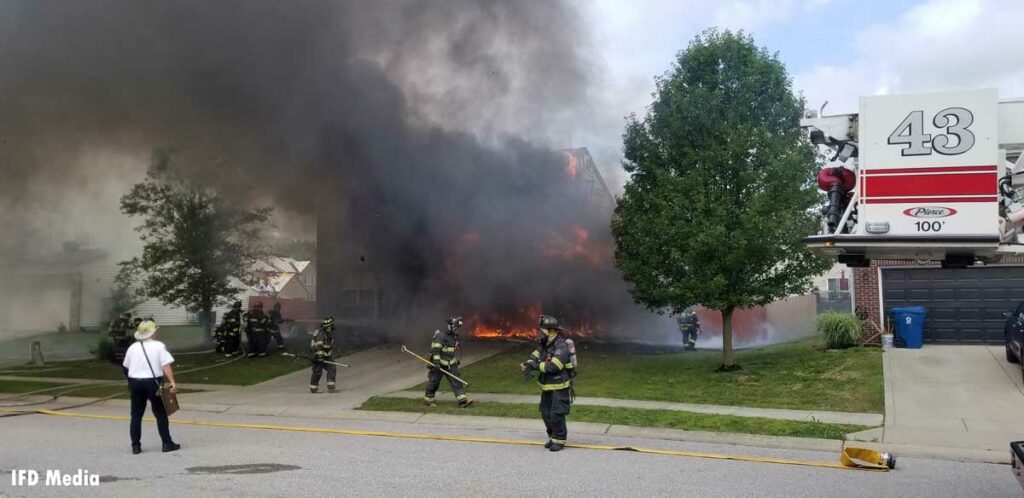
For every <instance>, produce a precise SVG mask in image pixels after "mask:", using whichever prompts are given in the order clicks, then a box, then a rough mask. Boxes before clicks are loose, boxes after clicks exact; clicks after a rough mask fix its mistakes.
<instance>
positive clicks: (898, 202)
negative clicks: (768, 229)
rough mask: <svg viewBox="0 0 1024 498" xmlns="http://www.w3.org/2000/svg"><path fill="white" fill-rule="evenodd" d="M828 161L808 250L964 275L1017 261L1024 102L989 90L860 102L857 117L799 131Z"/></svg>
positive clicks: (807, 122) (1022, 249) (862, 262)
mask: <svg viewBox="0 0 1024 498" xmlns="http://www.w3.org/2000/svg"><path fill="white" fill-rule="evenodd" d="M801 126H802V127H803V129H804V130H805V131H806V132H807V133H808V135H809V137H810V139H811V141H812V142H813V143H814V144H816V145H819V146H823V147H826V148H827V151H828V152H829V154H830V155H831V157H830V161H829V163H828V164H827V166H825V167H824V168H822V170H821V171H820V172H819V174H818V178H817V180H818V186H819V187H820V188H821V189H822V190H823V191H824V192H825V193H826V195H827V198H828V201H827V205H826V207H825V208H824V210H823V215H822V221H821V231H820V233H818V234H817V235H814V236H811V237H808V238H807V239H806V243H807V245H808V247H810V248H812V249H813V250H815V251H819V252H821V253H824V254H828V255H832V256H836V257H837V258H838V260H839V262H841V263H845V264H846V265H848V266H852V267H865V266H868V265H869V264H870V262H871V260H872V259H909V260H916V261H920V262H926V261H927V262H932V261H940V262H941V263H942V266H943V267H947V268H949V267H952V268H962V267H966V266H971V265H974V264H976V263H979V262H982V263H994V262H998V261H999V260H1000V259H1001V258H1002V257H1004V256H1006V255H1011V254H1022V253H1024V155H1022V154H1021V152H1022V151H1024V99H1003V100H1000V99H999V95H998V91H997V90H996V89H981V90H969V91H956V92H942V93H928V94H913V95H879V96H871V97H862V98H861V100H860V106H859V112H858V113H856V114H842V115H831V116H824V115H819V113H816V112H810V113H808V115H807V116H806V117H805V119H803V120H802V121H801Z"/></svg>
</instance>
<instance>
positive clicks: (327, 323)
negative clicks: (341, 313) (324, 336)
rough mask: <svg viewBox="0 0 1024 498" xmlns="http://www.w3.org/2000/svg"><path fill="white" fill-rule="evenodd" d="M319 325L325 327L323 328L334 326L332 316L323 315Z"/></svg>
mask: <svg viewBox="0 0 1024 498" xmlns="http://www.w3.org/2000/svg"><path fill="white" fill-rule="evenodd" d="M320 327H322V328H325V329H326V328H333V327H334V317H333V316H327V317H324V319H323V320H321V321H320Z"/></svg>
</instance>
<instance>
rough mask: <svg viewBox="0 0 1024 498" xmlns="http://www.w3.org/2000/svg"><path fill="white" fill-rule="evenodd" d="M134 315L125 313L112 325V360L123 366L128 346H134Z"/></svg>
mask: <svg viewBox="0 0 1024 498" xmlns="http://www.w3.org/2000/svg"><path fill="white" fill-rule="evenodd" d="M133 330H134V329H132V314H131V313H128V312H125V313H123V314H122V315H121V316H120V317H119V318H117V319H116V320H114V321H113V322H111V324H110V332H109V334H110V341H111V342H112V343H113V349H112V350H111V354H112V355H113V356H112V357H111V360H112V361H114V362H117V364H119V365H120V364H121V362H122V361H124V353H125V352H126V351H128V346H131V345H132V335H131V334H132V331H133Z"/></svg>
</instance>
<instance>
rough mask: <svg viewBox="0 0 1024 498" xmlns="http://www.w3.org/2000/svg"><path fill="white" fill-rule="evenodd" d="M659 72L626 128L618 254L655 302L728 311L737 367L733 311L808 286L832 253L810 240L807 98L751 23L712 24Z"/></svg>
mask: <svg viewBox="0 0 1024 498" xmlns="http://www.w3.org/2000/svg"><path fill="white" fill-rule="evenodd" d="M656 83H657V91H656V92H655V94H654V97H655V99H654V102H653V103H652V104H651V106H650V107H649V108H648V112H647V115H646V116H645V117H644V119H643V120H642V121H641V120H638V119H637V118H636V116H635V115H634V116H630V117H628V118H627V124H626V131H625V133H624V134H623V140H624V155H625V161H624V162H623V166H624V168H625V169H626V171H627V172H628V173H630V178H629V181H628V182H627V184H626V188H625V192H624V194H623V196H622V197H621V198H620V199H619V200H618V203H617V206H616V209H615V215H614V217H613V221H612V231H613V234H614V235H615V243H616V253H615V258H616V265H617V266H618V268H619V270H620V271H621V272H622V274H623V277H624V278H625V279H626V281H627V282H629V283H630V284H631V289H630V292H631V293H632V296H633V298H634V300H636V301H637V302H638V303H641V304H643V305H645V306H646V307H647V308H648V309H651V310H654V311H658V312H663V311H664V310H665V309H670V310H672V311H673V312H679V311H681V310H682V309H683V308H685V307H687V306H690V305H693V304H697V303H700V304H702V305H704V306H706V307H708V308H711V309H715V310H719V311H721V313H722V319H723V326H722V329H723V330H722V344H723V348H722V349H723V363H722V369H723V370H733V369H737V368H739V367H738V366H737V365H736V361H735V358H734V356H733V348H732V316H733V311H734V310H736V309H737V308H745V307H750V306H756V305H764V304H767V303H769V302H772V301H774V300H776V299H779V298H782V297H785V296H788V295H791V294H794V293H802V292H806V290H807V289H808V288H809V287H810V284H811V277H813V276H814V275H818V274H820V273H821V272H823V271H825V269H826V268H827V267H828V265H829V262H827V261H824V260H823V259H821V258H816V257H815V256H814V255H812V254H811V253H810V252H809V251H807V249H806V247H805V246H804V244H803V238H804V237H805V236H807V235H809V234H811V233H814V232H815V230H816V228H817V224H818V221H817V215H816V214H815V213H814V210H815V208H816V207H817V206H819V205H820V200H819V195H818V193H817V191H816V190H815V188H814V186H813V179H814V175H815V173H816V170H817V169H818V166H819V164H818V159H819V158H818V155H817V153H816V151H815V149H814V147H813V146H812V145H811V144H810V143H809V141H808V140H807V139H806V138H805V137H804V134H803V133H802V132H801V130H800V126H799V121H800V117H801V115H802V113H803V108H804V105H803V100H802V98H799V97H797V96H795V95H794V94H793V91H792V89H791V82H790V79H789V77H788V76H787V74H786V70H785V67H784V66H783V65H782V63H781V62H780V61H779V59H778V57H777V56H776V55H772V54H769V53H768V52H767V51H766V49H764V48H760V49H759V48H758V47H757V46H756V45H755V44H754V41H753V39H752V38H751V37H750V36H748V35H745V34H744V33H742V32H740V33H731V32H729V31H724V32H723V31H717V30H708V31H705V32H704V33H703V34H702V35H701V36H698V37H697V38H695V39H694V40H693V41H692V42H691V43H690V45H689V47H688V48H687V49H686V50H684V51H681V52H680V53H679V54H678V56H677V59H676V61H675V64H674V65H673V67H672V70H671V71H670V72H668V73H666V74H665V76H663V77H661V78H658V79H657V80H656Z"/></svg>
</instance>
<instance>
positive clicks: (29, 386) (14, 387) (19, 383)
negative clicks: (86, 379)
mask: <svg viewBox="0 0 1024 498" xmlns="http://www.w3.org/2000/svg"><path fill="white" fill-rule="evenodd" d="M62 385H66V384H57V383H53V382H36V381H29V380H0V393H5V394H22V393H28V392H32V391H38V390H40V389H48V388H51V387H57V386H62Z"/></svg>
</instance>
